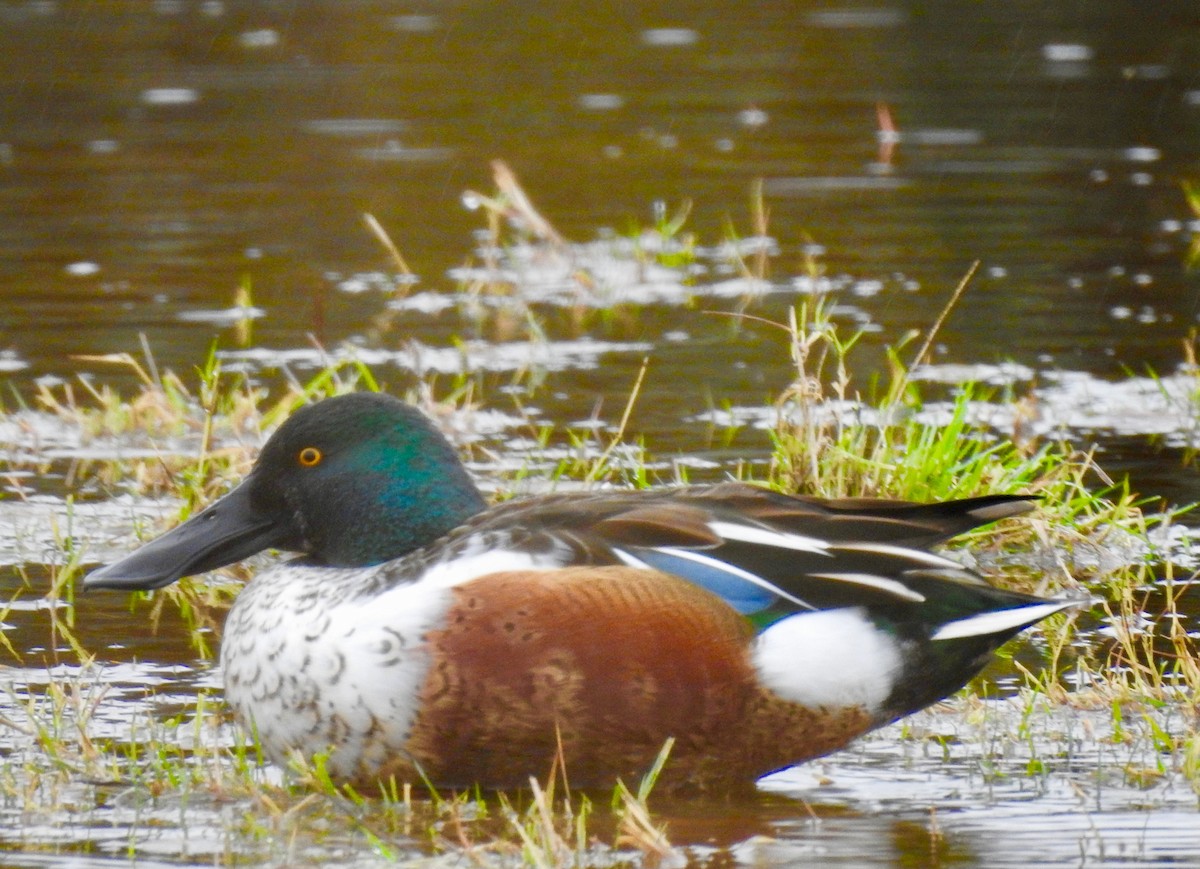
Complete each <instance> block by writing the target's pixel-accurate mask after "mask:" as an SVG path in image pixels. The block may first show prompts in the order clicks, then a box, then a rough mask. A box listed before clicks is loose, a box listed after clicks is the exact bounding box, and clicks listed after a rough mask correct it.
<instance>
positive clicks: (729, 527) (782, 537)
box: [708, 520, 829, 555]
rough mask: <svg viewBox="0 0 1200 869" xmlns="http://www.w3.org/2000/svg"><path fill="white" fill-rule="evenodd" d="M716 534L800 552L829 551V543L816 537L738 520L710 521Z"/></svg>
mask: <svg viewBox="0 0 1200 869" xmlns="http://www.w3.org/2000/svg"><path fill="white" fill-rule="evenodd" d="M708 527H709V528H711V529H712V530H713V533H714V534H718V535H720V536H721V537H724V538H725V539H726V540H738V541H740V542H742V543H757V544H758V545H759V546H774V547H776V548H777V549H795V550H796V551H798V552H816V553H818V554H820V555H826V554H828V553H829V543H828V541H825V540H820V539H818V538H816V537H805V536H804V535H803V534H790V533H788V532H786V531H773V530H771V529H770V528H759V527H757V526H755V525H742V524H741V523H738V522H721V521H720V520H716V521H713V522H709V523H708Z"/></svg>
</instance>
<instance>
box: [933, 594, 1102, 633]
mask: <svg viewBox="0 0 1200 869" xmlns="http://www.w3.org/2000/svg"><path fill="white" fill-rule="evenodd" d="M1078 605H1079V601H1076V600H1056V601H1047V602H1046V603H1035V604H1029V605H1028V606H1022V607H1017V608H1016V609H1008V610H998V611H994V612H990V613H980V614H979V615H977V616H969V617H968V618H965V619H958V620H957V621H953V622H947V623H946V624H944V625H942V626H941V627H940V628H938V629H937V631H935V632H934V634H933V636H932V637H931V638H930V639H933V640H959V639H962V638H963V637H986V636H988V635H990V634H1002V633H1004V632H1005V631H1012V630H1016V629H1017V628H1023V627H1025V626H1026V625H1031V624H1033V623H1034V622H1038V621H1041V620H1042V619H1044V618H1046V616H1051V615H1054V614H1055V613H1056V612H1060V611H1062V610H1065V609H1070V608H1071V607H1073V606H1078Z"/></svg>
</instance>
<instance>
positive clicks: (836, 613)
mask: <svg viewBox="0 0 1200 869" xmlns="http://www.w3.org/2000/svg"><path fill="white" fill-rule="evenodd" d="M752 661H753V663H754V667H755V669H756V670H757V671H758V675H759V678H760V679H761V680H762V683H763V684H764V685H766V686H767V687H768V688H770V689H771V690H772V691H774V692H775V693H776V694H778V695H779V696H780V697H783V698H784V699H785V700H790V701H792V702H794V703H800V704H801V705H804V706H807V707H809V708H812V709H816V708H818V707H824V708H826V709H842V708H846V707H862V708H864V709H866V710H867V711H868V712H875V711H878V709H879V708H880V707H881V706H882V705H883V702H884V701H885V700H886V699H887V697H888V695H889V694H890V693H891V691H892V686H893V685H894V684H895V680H896V677H897V676H898V675H899V673H900V669H901V666H902V661H901V656H900V648H899V646H898V644H897V642H896V641H895V640H894V639H893V638H892V637H891V636H889V635H888V634H886V633H884V632H882V631H880V630H879V629H877V628H876V627H875V626H874V625H873V624H872V623H871V621H870V619H868V618H867V617H866V612H865V610H863V609H862V608H861V607H853V608H847V609H836V610H822V611H821V612H815V613H800V614H798V615H794V616H789V617H788V618H786V619H783V620H782V621H779V622H776V623H775V624H773V625H772V626H771V627H769V628H767V629H766V630H765V631H763V633H762V634H760V635H759V637H758V639H757V640H756V641H755V644H754V651H753V654H752Z"/></svg>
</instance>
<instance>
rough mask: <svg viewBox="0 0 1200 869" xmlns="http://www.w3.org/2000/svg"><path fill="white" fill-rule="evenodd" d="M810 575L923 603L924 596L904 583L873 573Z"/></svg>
mask: <svg viewBox="0 0 1200 869" xmlns="http://www.w3.org/2000/svg"><path fill="white" fill-rule="evenodd" d="M811 575H812V576H813V577H814V578H816V579H832V580H834V581H835V582H847V583H851V584H853V585H865V586H868V587H869V588H874V589H878V590H879V591H885V592H887V593H888V594H891V595H895V596H896V597H898V598H900V599H901V600H907V601H912V602H913V603H925V595H923V594H921V593H920V592H918V591H913V590H912V589H911V588H909V587H908V586H907V585H905V584H904V583H902V582H899V581H897V580H895V579H889V578H888V577H886V576H876V575H875V574H873V573H814V574H811Z"/></svg>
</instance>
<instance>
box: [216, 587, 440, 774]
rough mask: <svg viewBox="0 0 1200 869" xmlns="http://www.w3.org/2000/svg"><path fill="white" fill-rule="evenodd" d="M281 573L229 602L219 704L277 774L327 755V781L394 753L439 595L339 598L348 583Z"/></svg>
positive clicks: (402, 737)
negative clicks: (295, 755)
mask: <svg viewBox="0 0 1200 869" xmlns="http://www.w3.org/2000/svg"><path fill="white" fill-rule="evenodd" d="M359 573H360V571H358V570H352V571H351V570H347V571H335V570H331V569H329V568H306V567H296V566H294V565H281V566H280V567H277V568H274V569H271V570H267V571H266V572H264V573H263V574H260V575H259V576H257V577H256V578H255V579H254V581H253V582H252V583H251V584H250V585H249V586H248V587H247V588H246V589H245V590H244V591H243V592H242V594H241V595H240V596H239V597H238V600H237V601H236V602H235V604H234V606H233V609H232V610H231V611H230V613H229V618H228V619H227V621H226V627H225V636H224V640H223V641H222V647H221V663H222V667H223V668H224V671H225V694H226V698H227V700H228V701H229V703H230V705H231V706H232V707H233V708H234V710H235V711H236V712H237V715H238V717H239V718H240V719H241V721H242V722H243V723H244V724H246V725H247V726H248V727H250V728H251V730H252V732H254V733H256V734H257V737H258V739H259V741H260V742H261V744H262V746H263V748H264V749H265V750H266V752H267V754H268V755H269V756H270V757H271V758H272V759H274V760H276V761H277V762H282V761H284V760H285V759H286V757H287V755H288V753H289V752H290V751H292V750H298V751H300V752H301V753H302V754H304V755H305V756H309V757H311V756H312V755H313V754H316V753H320V752H329V760H328V767H329V770H330V772H331V773H332V774H333V775H334V776H335V777H351V776H354V775H355V774H356V773H358V772H359V771H361V770H372V769H376V768H378V767H379V765H381V764H382V763H383V762H385V761H386V760H387V759H388V758H390V757H395V756H397V755H398V754H399V753H400V752H402V751H403V747H404V743H405V741H406V740H407V738H408V733H409V730H410V728H411V727H412V724H413V720H414V718H415V716H416V712H417V703H418V697H419V692H420V690H421V686H422V684H423V683H424V681H425V676H426V673H427V671H428V669H429V653H428V650H427V646H426V643H425V635H426V633H427V632H428V631H429V630H430V629H431V628H434V627H437V626H438V625H439V624H440V619H441V618H442V617H443V616H444V614H445V612H446V609H447V607H448V606H449V595H450V591H449V588H447V587H446V586H441V585H429V584H424V583H422V584H405V585H400V586H397V587H395V588H392V589H388V590H385V591H383V592H382V593H380V594H377V595H375V596H370V597H362V598H356V597H350V596H347V595H346V593H345V589H346V588H347V587H349V588H354V587H356V586H358V585H359V584H360V583H358V582H356V581H355V577H353V576H350V574H359Z"/></svg>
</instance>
